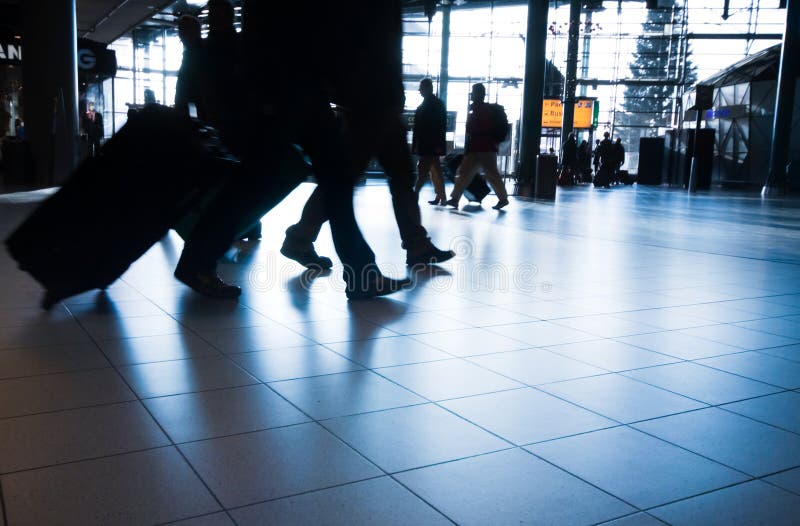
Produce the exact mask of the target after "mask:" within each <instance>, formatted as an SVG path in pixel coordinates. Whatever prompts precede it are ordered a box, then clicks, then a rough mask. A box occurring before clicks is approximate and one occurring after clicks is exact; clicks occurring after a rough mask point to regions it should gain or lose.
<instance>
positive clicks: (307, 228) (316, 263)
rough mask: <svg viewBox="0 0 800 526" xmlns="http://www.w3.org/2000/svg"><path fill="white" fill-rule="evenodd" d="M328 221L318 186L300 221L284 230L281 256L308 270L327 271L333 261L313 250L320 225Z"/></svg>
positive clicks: (304, 208) (310, 197) (320, 228)
mask: <svg viewBox="0 0 800 526" xmlns="http://www.w3.org/2000/svg"><path fill="white" fill-rule="evenodd" d="M327 220H328V214H327V212H326V209H325V203H324V200H323V197H322V191H321V190H320V187H319V185H317V187H316V188H315V189H314V191H313V192H312V193H311V195H310V196H309V198H308V200H307V201H306V204H305V206H303V212H302V213H301V214H300V221H298V222H297V223H295V224H294V225H292V226H290V227H289V228H287V229H286V238H285V239H284V240H283V246H282V247H281V254H283V255H284V256H286V257H287V258H289V259H293V260H295V261H297V262H298V263H300V264H301V265H303V266H305V267H309V268H312V267H313V268H322V269H329V268H331V267H332V266H333V261H331V259H330V258H328V257H325V256H320V255H318V254H317V251H316V250H315V249H314V242H315V241H316V240H317V236H318V235H319V233H320V230H322V225H323V224H325V221H327Z"/></svg>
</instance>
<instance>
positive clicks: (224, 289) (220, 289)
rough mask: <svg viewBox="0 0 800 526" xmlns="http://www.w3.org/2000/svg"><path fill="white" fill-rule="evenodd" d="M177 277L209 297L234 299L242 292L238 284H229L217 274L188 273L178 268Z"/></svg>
mask: <svg viewBox="0 0 800 526" xmlns="http://www.w3.org/2000/svg"><path fill="white" fill-rule="evenodd" d="M175 278H176V279H177V280H178V281H180V282H181V283H183V284H184V285H186V286H187V287H189V288H190V289H192V290H193V291H195V292H197V293H199V294H202V295H203V296H206V297H209V298H214V299H225V300H232V299H236V298H238V297H239V296H240V295H241V294H242V289H241V288H239V287H237V286H236V285H228V284H227V283H225V282H224V281H222V280H221V279H219V276H217V275H216V274H204V273H202V272H197V273H188V272H181V271H178V270H176V271H175Z"/></svg>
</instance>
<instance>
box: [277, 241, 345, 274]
mask: <svg viewBox="0 0 800 526" xmlns="http://www.w3.org/2000/svg"><path fill="white" fill-rule="evenodd" d="M281 254H283V255H284V256H286V257H287V258H289V259H293V260H295V261H297V262H298V263H300V264H301V265H303V266H304V267H306V268H311V269H320V270H328V269H330V268H332V267H333V261H331V258H329V257H325V256H320V255H319V254H317V251H316V250H314V249H313V248H312V249H311V250H293V249H291V248H289V247H287V246H286V245H283V246H282V247H281Z"/></svg>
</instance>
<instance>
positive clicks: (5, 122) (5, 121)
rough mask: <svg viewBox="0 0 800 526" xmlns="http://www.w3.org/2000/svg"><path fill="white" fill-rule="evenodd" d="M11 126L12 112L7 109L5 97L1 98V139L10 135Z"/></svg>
mask: <svg viewBox="0 0 800 526" xmlns="http://www.w3.org/2000/svg"><path fill="white" fill-rule="evenodd" d="M10 128H11V113H10V112H9V111H8V110H7V109H6V101H5V97H2V98H0V139H2V138H3V137H5V136H6V135H8V132H9V131H10Z"/></svg>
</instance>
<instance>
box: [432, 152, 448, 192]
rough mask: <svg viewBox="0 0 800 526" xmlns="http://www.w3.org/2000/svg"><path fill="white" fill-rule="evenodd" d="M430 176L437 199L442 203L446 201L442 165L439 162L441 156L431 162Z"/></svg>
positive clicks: (435, 157)
mask: <svg viewBox="0 0 800 526" xmlns="http://www.w3.org/2000/svg"><path fill="white" fill-rule="evenodd" d="M430 174H431V182H432V183H433V189H434V191H435V192H436V198H437V199H440V200H442V201H444V200H446V199H447V194H446V193H445V191H444V177H443V176H442V165H441V162H440V161H439V156H434V157H433V159H432V160H431V165H430Z"/></svg>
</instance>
